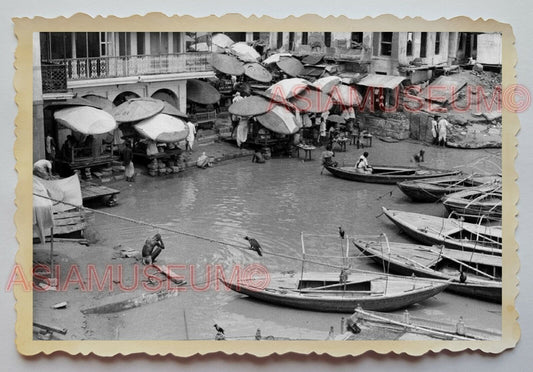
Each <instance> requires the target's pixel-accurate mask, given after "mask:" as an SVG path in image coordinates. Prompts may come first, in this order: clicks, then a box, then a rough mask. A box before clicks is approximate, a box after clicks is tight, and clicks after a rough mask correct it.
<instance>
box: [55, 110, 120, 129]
mask: <svg viewBox="0 0 533 372" xmlns="http://www.w3.org/2000/svg"><path fill="white" fill-rule="evenodd" d="M54 119H56V120H57V122H58V123H60V124H62V125H64V126H65V127H67V128H70V129H72V130H74V131H76V132H79V133H82V134H85V135H89V134H92V135H96V134H104V133H108V132H111V131H113V130H115V129H116V128H117V122H116V121H115V119H114V118H113V116H111V114H109V113H108V112H105V111H104V110H100V109H97V108H94V107H89V106H74V107H67V108H63V109H61V110H58V111H56V112H54Z"/></svg>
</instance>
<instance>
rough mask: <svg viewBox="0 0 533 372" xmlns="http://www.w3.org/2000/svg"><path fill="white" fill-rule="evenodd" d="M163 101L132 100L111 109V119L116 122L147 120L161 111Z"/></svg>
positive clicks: (148, 99) (150, 99) (149, 99)
mask: <svg viewBox="0 0 533 372" xmlns="http://www.w3.org/2000/svg"><path fill="white" fill-rule="evenodd" d="M164 107H165V105H164V103H163V101H161V100H159V99H153V98H132V99H129V100H127V101H126V102H124V103H122V104H120V105H118V106H117V107H115V108H114V109H113V112H112V114H113V117H114V118H115V120H116V121H118V122H121V123H123V122H129V121H139V120H144V119H148V118H149V117H151V116H154V115H155V114H158V113H160V112H161V111H163V108H164Z"/></svg>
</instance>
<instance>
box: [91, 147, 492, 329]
mask: <svg viewBox="0 0 533 372" xmlns="http://www.w3.org/2000/svg"><path fill="white" fill-rule="evenodd" d="M420 148H424V149H425V151H426V161H425V165H426V166H430V167H437V168H452V167H460V168H461V169H464V170H465V171H468V172H472V171H476V172H480V171H485V172H491V173H498V172H500V169H499V164H501V156H500V151H499V150H454V149H445V148H437V147H429V146H423V145H420V144H414V143H409V142H402V143H397V144H384V143H382V142H379V141H375V143H374V147H372V148H370V149H368V151H369V153H370V156H369V160H370V163H371V164H372V163H373V164H394V165H409V164H410V161H411V159H412V154H414V153H415V152H418V151H419V150H420ZM358 156H359V153H358V151H357V150H355V147H353V148H351V149H349V152H347V153H337V156H336V158H337V161H339V163H340V164H342V163H344V162H345V163H346V164H348V163H353V162H354V161H355V159H356V158H357V157H358ZM313 157H314V158H315V159H318V157H319V154H318V153H316V154H314V155H313ZM410 165H414V164H410ZM382 206H386V207H388V208H393V209H401V210H409V211H413V212H421V213H429V214H434V215H442V216H444V215H445V208H444V207H443V206H442V205H441V204H435V203H429V204H414V203H411V202H410V201H409V200H408V199H407V197H405V196H404V195H403V194H402V193H401V191H399V189H397V188H396V186H393V185H378V184H375V185H374V184H364V183H357V182H350V181H345V180H341V179H337V178H334V177H332V176H331V175H330V174H329V173H327V172H326V171H324V172H323V174H321V167H320V161H319V160H314V161H308V162H302V161H301V160H298V159H294V158H293V159H286V158H283V159H271V160H269V161H267V162H266V163H265V164H255V163H252V162H250V161H249V159H247V160H236V161H233V162H227V163H223V164H221V165H218V166H216V167H213V168H209V169H206V170H195V171H188V172H184V173H181V174H179V175H174V176H171V177H168V178H140V179H139V180H138V182H137V183H135V184H133V185H131V186H125V188H124V189H123V190H121V193H120V195H119V205H118V206H116V207H114V208H113V209H110V210H108V211H109V212H112V213H114V214H117V215H122V216H127V217H129V218H133V219H136V220H141V221H146V222H149V223H152V224H155V225H159V226H164V227H167V228H171V229H173V230H178V231H182V232H186V233H187V234H191V235H197V236H202V237H206V238H210V239H213V240H216V241H220V242H225V243H229V244H234V245H240V246H242V247H245V246H247V242H246V241H245V240H244V236H247V235H248V236H252V237H254V238H256V239H257V240H258V241H259V242H260V243H261V245H262V246H263V247H264V249H266V250H267V251H271V252H279V253H283V254H286V255H290V256H297V257H300V255H301V240H300V233H301V232H307V233H313V234H320V235H333V236H335V235H336V234H337V231H338V227H339V226H342V227H343V228H344V230H345V231H346V233H347V234H348V235H352V236H353V235H358V234H364V235H369V234H380V233H382V232H384V233H386V234H387V236H388V237H389V239H390V240H393V241H408V239H407V237H405V236H404V235H401V234H399V233H398V230H397V228H396V227H394V226H393V225H392V224H391V223H389V222H388V221H387V220H385V218H384V217H382V216H381V217H380V215H381V207H382ZM96 228H97V229H98V231H99V232H100V235H101V236H102V238H103V240H104V242H105V244H107V245H109V246H113V245H116V244H122V245H123V246H129V247H132V248H139V249H140V247H141V245H142V242H143V241H144V240H145V239H146V237H147V236H149V235H151V234H153V233H155V229H153V228H151V227H147V226H142V225H133V224H131V223H128V222H125V221H121V220H116V219H112V218H110V217H100V216H99V217H98V218H97V221H96ZM160 232H161V233H162V235H163V239H164V241H165V245H166V246H167V249H166V250H165V251H164V252H163V254H162V256H161V262H163V263H167V264H168V263H173V264H185V265H194V267H195V269H196V273H195V274H196V275H197V277H200V278H204V279H203V280H205V278H206V276H205V273H206V270H205V267H206V265H208V264H222V265H224V266H225V267H226V268H228V270H231V267H233V265H235V264H243V265H246V264H249V263H253V262H259V263H261V264H262V265H264V266H266V267H267V268H268V270H270V271H271V272H275V271H283V270H299V269H300V264H299V262H298V261H292V260H287V259H283V258H280V257H275V256H272V255H267V256H264V257H262V258H259V257H258V256H257V254H255V253H254V252H247V251H242V250H239V249H236V248H233V247H231V246H228V245H223V244H218V243H215V242H209V241H205V240H199V239H195V238H194V237H192V236H184V235H179V234H172V233H169V232H166V231H160ZM339 252H340V251H339V248H338V245H337V244H336V243H335V244H333V245H331V246H323V247H322V248H321V254H324V255H337V254H339ZM357 266H358V267H361V268H365V269H368V270H378V269H379V268H378V267H376V266H373V265H370V261H368V259H361V260H360V262H359V263H357ZM322 269H323V270H326V269H327V268H322ZM199 281H201V280H198V282H199ZM212 287H213V286H210V288H209V289H208V290H207V291H205V292H200V293H198V292H190V291H189V292H186V293H184V294H181V295H180V296H178V297H177V298H171V299H168V300H165V301H163V302H160V303H158V304H155V305H149V306H146V307H143V308H139V309H135V310H131V311H128V312H127V313H125V318H123V319H122V322H124V330H123V331H121V337H122V338H135V339H138V338H147V339H184V338H185V337H186V336H185V334H184V332H183V326H184V324H183V322H184V321H186V322H187V329H188V336H189V338H208V339H211V338H213V336H214V331H213V329H212V325H213V324H214V323H213V322H218V324H221V325H222V326H223V328H228V327H227V326H224V325H228V326H230V327H229V329H230V331H229V332H230V334H231V333H233V334H234V335H239V336H243V335H244V333H247V332H248V333H250V332H251V333H252V334H253V333H255V329H256V328H261V327H262V329H263V330H264V332H265V334H275V335H277V336H286V337H293V338H296V336H298V335H300V334H301V337H302V338H310V337H314V336H316V335H317V332H319V333H320V332H323V334H324V338H325V337H326V336H327V332H328V330H329V326H330V325H333V326H335V327H336V329H337V330H338V326H337V325H338V324H339V319H340V315H339V314H323V313H314V312H309V311H300V310H293V309H286V308H280V307H276V306H271V305H268V304H264V303H258V302H255V301H251V300H248V299H244V298H242V297H241V296H239V295H236V294H235V293H233V292H228V291H226V290H219V291H216V290H214V289H213V288H212ZM152 306H157V307H158V311H161V313H162V314H166V315H168V316H165V317H161V318H158V319H157V321H156V322H155V323H154V324H151V325H150V326H148V325H144V323H143V321H142V319H143V317H145V316H146V312H147V311H150V307H152ZM410 311H412V312H415V313H416V312H418V313H419V314H420V316H426V317H427V316H438V317H439V318H442V317H443V316H449V317H450V319H458V317H459V316H460V315H462V316H463V317H464V318H465V319H466V320H467V321H471V322H475V324H477V325H479V326H483V327H485V328H495V329H499V327H500V323H499V322H500V308H499V306H496V305H492V304H487V303H484V302H479V301H476V300H470V299H466V298H464V297H458V296H454V295H450V294H441V295H439V296H437V297H436V298H434V299H430V300H428V301H426V302H424V303H423V304H417V305H415V306H413V307H412V308H411V309H410ZM175 319H179V321H176V320H175ZM130 323H131V324H136V326H135V327H129V326H128V324H130ZM178 323H179V324H180V325H179V326H178V325H177V324H178ZM177 329H179V330H177ZM227 333H228V332H227ZM320 334H321V333H320ZM295 335H296V336H295Z"/></svg>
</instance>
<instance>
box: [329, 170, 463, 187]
mask: <svg viewBox="0 0 533 372" xmlns="http://www.w3.org/2000/svg"><path fill="white" fill-rule="evenodd" d="M324 167H325V168H326V169H327V170H328V171H329V172H330V173H331V174H332V175H334V176H335V177H338V178H343V179H345V180H350V181H357V182H368V183H382V184H395V183H398V182H402V181H406V180H415V179H421V178H433V177H443V176H450V175H455V174H458V173H460V171H458V170H442V169H433V168H426V167H399V166H385V165H375V166H372V173H360V172H357V171H356V170H355V168H354V166H353V165H352V166H339V167H333V166H329V165H325V166H324Z"/></svg>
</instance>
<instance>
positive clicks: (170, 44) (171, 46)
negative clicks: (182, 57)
mask: <svg viewBox="0 0 533 372" xmlns="http://www.w3.org/2000/svg"><path fill="white" fill-rule="evenodd" d="M167 33H168V37H167V38H168V54H173V53H175V52H174V33H173V32H167Z"/></svg>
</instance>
